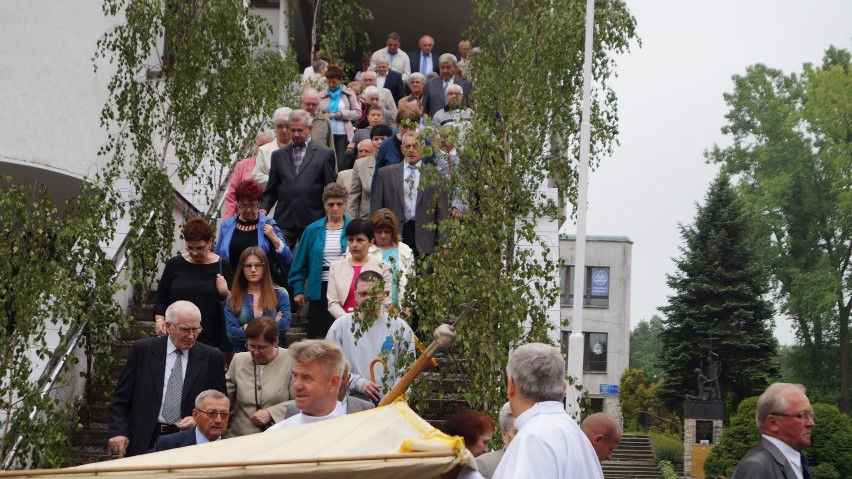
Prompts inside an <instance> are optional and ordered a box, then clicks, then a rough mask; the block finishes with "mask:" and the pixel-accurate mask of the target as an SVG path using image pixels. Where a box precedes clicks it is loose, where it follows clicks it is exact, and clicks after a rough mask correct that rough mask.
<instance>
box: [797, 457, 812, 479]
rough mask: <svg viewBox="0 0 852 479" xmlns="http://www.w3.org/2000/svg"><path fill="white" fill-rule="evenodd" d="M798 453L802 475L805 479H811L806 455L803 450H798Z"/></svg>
mask: <svg viewBox="0 0 852 479" xmlns="http://www.w3.org/2000/svg"><path fill="white" fill-rule="evenodd" d="M799 454H800V455H801V458H802V477H804V478H805V479H811V468H810V466H809V465H808V456H806V455H805V453H803V452H800V453H799Z"/></svg>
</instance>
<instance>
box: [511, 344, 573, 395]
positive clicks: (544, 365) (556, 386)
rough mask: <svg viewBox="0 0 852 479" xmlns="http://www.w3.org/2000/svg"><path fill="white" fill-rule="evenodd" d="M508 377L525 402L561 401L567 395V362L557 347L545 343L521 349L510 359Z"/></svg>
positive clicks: (517, 349)
mask: <svg viewBox="0 0 852 479" xmlns="http://www.w3.org/2000/svg"><path fill="white" fill-rule="evenodd" d="M506 374H507V375H508V376H509V377H510V378H512V381H514V383H515V387H516V388H517V391H518V394H519V395H520V396H521V397H523V398H525V399H529V400H533V401H535V402H543V401H562V399H563V396H564V395H565V359H563V358H562V354H561V353H560V352H559V348H556V347H554V346H550V345H547V344H543V343H529V344H524V345H523V346H519V347H518V348H516V349H515V351H514V352H513V353H512V356H511V357H509V363H508V364H507V365H506Z"/></svg>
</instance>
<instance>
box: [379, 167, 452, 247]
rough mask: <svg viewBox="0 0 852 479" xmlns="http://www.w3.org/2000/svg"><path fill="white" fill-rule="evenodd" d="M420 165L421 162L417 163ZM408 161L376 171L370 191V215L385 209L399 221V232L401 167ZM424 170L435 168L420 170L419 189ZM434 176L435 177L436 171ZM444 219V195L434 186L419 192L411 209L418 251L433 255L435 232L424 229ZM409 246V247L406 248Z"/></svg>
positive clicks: (402, 200) (402, 213) (402, 207)
mask: <svg viewBox="0 0 852 479" xmlns="http://www.w3.org/2000/svg"><path fill="white" fill-rule="evenodd" d="M420 161H421V162H422V161H423V160H420ZM407 164H408V163H407V162H402V163H396V164H394V165H389V166H386V167H384V168H382V169H380V170H379V172H378V176H376V183H375V184H374V185H373V191H372V192H371V194H370V196H371V200H372V201H371V208H370V211H371V212H375V211H376V210H378V209H380V208H388V209H389V210H391V211H393V214H394V215H396V218H397V221H398V222H399V228H400V230H402V225H403V223H405V198H404V195H405V187H404V184H403V182H404V179H403V178H404V176H403V175H404V168H405V166H406V165H407ZM427 168H435V165H432V164H424V165H422V166H421V168H420V172H421V173H420V174H421V176H420V178H421V180H420V181H421V186H422V182H423V175H424V173H425V171H426V169H427ZM435 174H438V172H437V171H436V172H435ZM436 197H437V207H433V206H432V203H433V201H435V199H436ZM446 217H447V194H446V193H445V192H439V191H438V188H437V187H435V186H429V187H428V188H425V189H422V188H421V190H420V191H419V192H418V195H417V206H416V208H415V210H414V240H415V241H416V242H417V249H418V250H420V251H421V252H422V253H425V254H432V252H434V251H435V247H436V245H437V244H438V242H439V239H440V238H439V235H438V229H437V228H433V229H426V226H427V225H430V224H435V225H437V224H438V223H440V222H441V221H442V220H443V219H444V218H446ZM409 246H410V245H409Z"/></svg>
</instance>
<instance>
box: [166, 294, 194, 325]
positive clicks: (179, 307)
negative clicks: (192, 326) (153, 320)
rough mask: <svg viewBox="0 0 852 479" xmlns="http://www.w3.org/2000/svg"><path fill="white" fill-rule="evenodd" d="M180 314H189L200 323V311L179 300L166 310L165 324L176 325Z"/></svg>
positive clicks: (189, 303)
mask: <svg viewBox="0 0 852 479" xmlns="http://www.w3.org/2000/svg"><path fill="white" fill-rule="evenodd" d="M181 313H184V314H190V315H192V316H194V317H196V318H198V320H199V321H201V310H200V309H198V306H196V305H195V304H194V303H191V302H189V301H184V300H180V301H175V302H174V303H172V304H170V305H169V307H168V308H166V314H165V317H166V322H167V323H171V324H174V325H176V324H177V323H178V316H179V315H180V314H181Z"/></svg>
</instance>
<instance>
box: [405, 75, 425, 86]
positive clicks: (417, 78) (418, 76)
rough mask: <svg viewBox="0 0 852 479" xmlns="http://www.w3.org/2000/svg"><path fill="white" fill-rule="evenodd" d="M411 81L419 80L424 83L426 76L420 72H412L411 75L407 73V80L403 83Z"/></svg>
mask: <svg viewBox="0 0 852 479" xmlns="http://www.w3.org/2000/svg"><path fill="white" fill-rule="evenodd" d="M413 81H419V82H421V83H426V77H425V76H423V74H422V73H420V72H414V73H412V74H411V75H408V81H406V82H405V83H406V84H408V83H411V82H413Z"/></svg>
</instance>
